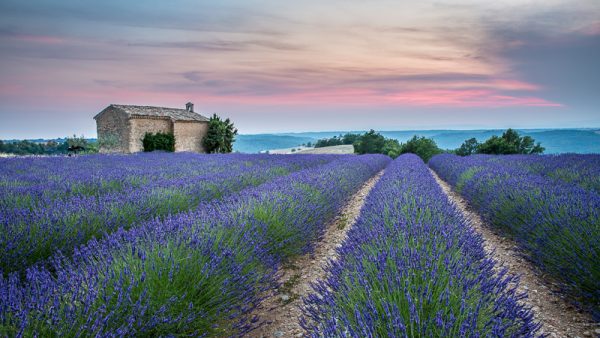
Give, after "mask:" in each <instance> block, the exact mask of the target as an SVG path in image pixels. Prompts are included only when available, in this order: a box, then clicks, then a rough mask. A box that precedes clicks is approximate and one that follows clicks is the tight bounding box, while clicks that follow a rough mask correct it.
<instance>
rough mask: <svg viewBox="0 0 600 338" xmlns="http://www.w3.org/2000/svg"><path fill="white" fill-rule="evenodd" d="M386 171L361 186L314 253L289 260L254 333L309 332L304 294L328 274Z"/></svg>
mask: <svg viewBox="0 0 600 338" xmlns="http://www.w3.org/2000/svg"><path fill="white" fill-rule="evenodd" d="M381 175H383V170H382V171H380V172H379V173H377V174H376V175H375V176H373V177H372V178H371V179H369V180H368V181H367V182H366V183H365V184H364V185H363V186H362V187H361V188H360V190H359V191H358V192H357V193H356V194H354V195H353V196H352V198H350V200H348V202H347V203H346V204H345V205H344V207H343V209H342V211H341V212H340V214H339V215H338V216H337V217H336V218H335V219H334V220H333V221H332V222H330V223H329V224H328V225H327V227H326V230H325V234H324V236H323V238H322V239H321V240H320V241H319V243H317V244H316V247H315V250H314V252H313V253H311V254H308V255H304V256H301V257H298V258H297V259H295V260H294V261H293V262H291V263H289V264H286V265H285V266H283V267H282V268H281V270H280V271H279V272H278V274H279V276H280V278H279V282H280V283H281V287H280V288H279V289H277V290H273V292H272V294H271V295H269V296H268V297H267V298H266V299H265V300H264V301H263V302H262V304H261V305H260V306H259V307H258V308H257V309H256V311H255V312H254V313H253V314H252V316H257V317H258V318H259V319H260V321H259V323H258V324H257V328H256V329H255V330H253V331H252V332H251V333H250V334H249V336H250V337H302V336H305V335H306V334H305V332H304V330H303V329H302V327H301V326H300V323H299V320H300V318H301V316H302V311H301V309H300V307H301V306H302V297H305V296H307V295H308V294H309V293H310V292H311V291H312V288H311V283H313V282H316V281H317V280H318V279H324V278H326V277H327V271H326V265H327V262H328V261H329V260H330V259H336V248H338V247H339V246H340V245H341V244H342V242H343V241H344V239H345V238H346V234H347V233H348V230H349V229H350V228H351V227H352V225H353V224H354V223H355V222H356V219H357V218H358V216H359V214H360V209H361V208H362V206H363V204H364V202H365V198H366V197H367V195H368V194H369V192H370V191H371V189H372V188H373V186H375V183H377V181H378V180H379V179H380V178H381Z"/></svg>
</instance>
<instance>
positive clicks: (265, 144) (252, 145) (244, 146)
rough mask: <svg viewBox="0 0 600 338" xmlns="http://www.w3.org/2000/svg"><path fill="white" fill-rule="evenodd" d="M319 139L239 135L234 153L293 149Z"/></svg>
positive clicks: (270, 135) (274, 135)
mask: <svg viewBox="0 0 600 338" xmlns="http://www.w3.org/2000/svg"><path fill="white" fill-rule="evenodd" d="M316 140H317V139H315V138H313V137H307V136H300V135H298V136H289V135H276V134H257V135H237V136H236V137H235V143H234V144H233V151H237V152H240V153H258V152H260V151H264V150H270V149H283V148H292V147H296V146H299V145H301V144H302V143H307V142H314V141H316Z"/></svg>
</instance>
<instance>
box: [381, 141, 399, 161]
mask: <svg viewBox="0 0 600 338" xmlns="http://www.w3.org/2000/svg"><path fill="white" fill-rule="evenodd" d="M382 153H383V154H385V155H388V156H389V157H391V158H396V157H398V156H400V154H401V153H402V146H401V145H400V142H398V140H396V139H391V138H386V139H385V144H384V145H383V150H382Z"/></svg>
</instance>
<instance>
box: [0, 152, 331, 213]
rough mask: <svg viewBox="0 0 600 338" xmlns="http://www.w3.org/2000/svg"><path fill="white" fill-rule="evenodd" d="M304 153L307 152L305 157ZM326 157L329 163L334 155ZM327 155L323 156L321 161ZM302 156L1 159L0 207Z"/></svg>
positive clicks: (300, 163)
mask: <svg viewBox="0 0 600 338" xmlns="http://www.w3.org/2000/svg"><path fill="white" fill-rule="evenodd" d="M304 157H305V156H304ZM329 157H331V158H330V159H328V160H324V161H323V162H325V161H331V160H332V156H329ZM324 158H326V156H323V157H322V160H323V159H324ZM304 162H306V161H305V160H304V159H303V158H302V156H301V157H295V158H286V157H284V156H269V155H245V154H234V155H219V154H216V155H202V154H194V153H183V154H169V153H150V154H148V153H140V154H133V155H89V156H81V157H75V158H70V157H46V158H6V159H0V206H1V207H2V208H6V207H21V208H29V209H35V208H36V207H40V206H41V207H44V206H47V205H48V204H51V203H52V202H53V201H55V200H56V199H59V200H66V199H70V198H85V197H101V196H103V195H105V194H108V193H127V192H131V191H132V190H134V189H135V188H147V187H149V186H150V187H157V188H160V187H169V186H172V185H185V182H186V181H197V180H199V179H207V178H208V177H210V175H215V174H219V173H223V172H226V171H229V170H242V169H243V168H248V167H255V166H261V165H262V166H264V165H266V164H273V163H279V164H284V165H291V166H297V167H299V168H302V167H304Z"/></svg>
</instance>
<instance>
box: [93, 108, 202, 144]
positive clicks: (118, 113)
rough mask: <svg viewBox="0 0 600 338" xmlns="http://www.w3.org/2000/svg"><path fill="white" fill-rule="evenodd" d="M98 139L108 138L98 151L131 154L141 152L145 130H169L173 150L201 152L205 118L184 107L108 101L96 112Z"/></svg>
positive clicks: (151, 131)
mask: <svg viewBox="0 0 600 338" xmlns="http://www.w3.org/2000/svg"><path fill="white" fill-rule="evenodd" d="M94 119H95V120H96V125H97V130H98V139H99V140H103V139H107V138H110V139H111V140H112V142H111V143H110V145H108V146H101V147H100V151H101V152H120V153H133V152H139V151H143V150H144V148H143V143H142V139H143V137H144V135H145V134H146V133H157V132H163V133H173V135H174V136H175V151H193V152H204V147H203V145H202V139H203V138H204V136H205V135H206V132H207V131H208V118H206V117H204V116H202V115H200V114H198V113H195V112H194V111H193V104H191V103H188V104H187V105H186V109H177V108H166V107H151V106H132V105H115V104H111V105H110V106H108V107H106V108H105V109H104V110H102V111H101V112H100V113H99V114H97V115H96V116H95V117H94Z"/></svg>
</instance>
